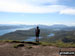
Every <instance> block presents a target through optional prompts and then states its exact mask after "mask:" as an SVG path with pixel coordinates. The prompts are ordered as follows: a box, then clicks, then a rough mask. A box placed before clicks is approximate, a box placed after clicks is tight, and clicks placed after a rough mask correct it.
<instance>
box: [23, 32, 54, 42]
mask: <svg viewBox="0 0 75 56" xmlns="http://www.w3.org/2000/svg"><path fill="white" fill-rule="evenodd" d="M52 36H54V33H50V34H49V35H48V37H52ZM41 38H42V37H39V39H41ZM35 39H36V37H30V38H29V39H26V40H24V41H35Z"/></svg>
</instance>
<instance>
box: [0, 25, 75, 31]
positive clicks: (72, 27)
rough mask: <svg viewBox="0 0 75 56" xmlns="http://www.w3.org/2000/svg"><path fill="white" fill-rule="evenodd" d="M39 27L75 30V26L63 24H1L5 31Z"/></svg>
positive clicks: (1, 28) (0, 28) (0, 26)
mask: <svg viewBox="0 0 75 56" xmlns="http://www.w3.org/2000/svg"><path fill="white" fill-rule="evenodd" d="M37 26H39V27H40V29H50V30H51V29H52V30H75V26H66V25H62V24H57V25H50V26H48V25H23V24H19V25H17V24H16V25H9V24H0V30H4V29H16V28H27V27H28V28H36V27H37Z"/></svg>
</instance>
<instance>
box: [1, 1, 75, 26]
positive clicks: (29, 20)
mask: <svg viewBox="0 0 75 56" xmlns="http://www.w3.org/2000/svg"><path fill="white" fill-rule="evenodd" d="M0 24H27V25H34V24H43V25H53V24H65V25H75V0H0Z"/></svg>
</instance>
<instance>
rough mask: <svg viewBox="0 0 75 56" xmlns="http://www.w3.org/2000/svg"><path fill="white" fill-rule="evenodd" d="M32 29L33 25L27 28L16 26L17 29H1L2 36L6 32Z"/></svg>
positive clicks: (0, 34)
mask: <svg viewBox="0 0 75 56" xmlns="http://www.w3.org/2000/svg"><path fill="white" fill-rule="evenodd" d="M29 29H31V27H28V28H27V27H25V28H16V29H5V30H0V36H2V35H4V34H6V33H10V32H14V31H16V30H29Z"/></svg>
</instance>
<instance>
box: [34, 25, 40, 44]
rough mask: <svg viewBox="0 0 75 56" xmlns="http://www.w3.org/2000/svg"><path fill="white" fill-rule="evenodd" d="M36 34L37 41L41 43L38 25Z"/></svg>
mask: <svg viewBox="0 0 75 56" xmlns="http://www.w3.org/2000/svg"><path fill="white" fill-rule="evenodd" d="M35 35H36V42H38V43H39V35H40V29H39V27H38V26H37V28H36V30H35Z"/></svg>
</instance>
